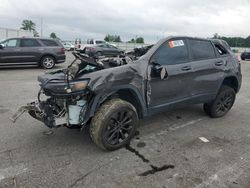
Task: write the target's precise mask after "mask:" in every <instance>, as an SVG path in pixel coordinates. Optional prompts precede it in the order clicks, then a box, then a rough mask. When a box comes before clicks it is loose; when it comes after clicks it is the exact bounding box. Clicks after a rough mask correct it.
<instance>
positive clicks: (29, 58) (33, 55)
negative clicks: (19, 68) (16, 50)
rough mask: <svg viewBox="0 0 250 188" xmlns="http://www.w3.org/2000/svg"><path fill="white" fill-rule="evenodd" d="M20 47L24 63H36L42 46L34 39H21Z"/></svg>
mask: <svg viewBox="0 0 250 188" xmlns="http://www.w3.org/2000/svg"><path fill="white" fill-rule="evenodd" d="M20 49H21V52H22V61H23V62H26V63H37V62H39V59H40V57H41V53H42V52H43V47H42V46H41V44H40V43H39V42H38V41H37V40H36V39H25V38H23V39H21V40H20Z"/></svg>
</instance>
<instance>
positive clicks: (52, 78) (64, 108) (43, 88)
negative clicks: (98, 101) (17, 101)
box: [10, 54, 102, 128]
mask: <svg viewBox="0 0 250 188" xmlns="http://www.w3.org/2000/svg"><path fill="white" fill-rule="evenodd" d="M74 55H75V57H76V59H80V60H81V63H80V64H76V65H75V66H72V65H73V63H72V64H71V65H70V66H69V67H68V68H67V69H60V70H56V71H54V72H49V73H46V74H44V75H42V76H38V81H39V84H40V90H39V92H38V99H37V100H36V101H33V102H31V103H28V104H27V105H26V106H22V107H21V108H19V109H18V111H17V112H16V113H15V114H14V115H13V116H12V117H10V119H11V120H12V121H13V122H15V121H16V120H17V118H18V117H20V116H21V115H22V114H23V113H24V112H28V113H29V114H30V115H31V116H32V117H33V118H35V119H37V120H39V121H42V122H43V123H44V124H45V125H46V126H48V127H49V128H55V127H59V126H61V125H64V126H67V127H69V128H73V127H74V128H76V127H78V128H81V127H83V125H85V124H86V122H87V121H88V118H85V114H86V110H87V106H88V103H89V101H90V98H91V96H92V93H91V90H90V89H89V88H88V83H89V79H83V78H77V77H76V76H77V74H79V72H81V73H82V74H84V73H88V72H92V71H96V70H100V69H101V68H102V67H101V65H99V64H97V63H95V62H94V61H93V60H92V59H89V58H88V57H85V56H80V55H79V54H74Z"/></svg>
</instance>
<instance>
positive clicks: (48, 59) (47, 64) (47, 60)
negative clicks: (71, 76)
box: [40, 56, 56, 69]
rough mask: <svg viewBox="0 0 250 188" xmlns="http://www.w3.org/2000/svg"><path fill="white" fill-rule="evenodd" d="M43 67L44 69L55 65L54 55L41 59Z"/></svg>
mask: <svg viewBox="0 0 250 188" xmlns="http://www.w3.org/2000/svg"><path fill="white" fill-rule="evenodd" d="M40 64H41V67H43V68H44V69H52V68H53V67H54V66H55V64H56V63H55V58H54V57H52V56H44V57H42V59H41V62H40Z"/></svg>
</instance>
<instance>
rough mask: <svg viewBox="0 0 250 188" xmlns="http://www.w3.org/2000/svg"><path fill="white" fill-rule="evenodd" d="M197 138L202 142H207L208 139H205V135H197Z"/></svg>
mask: <svg viewBox="0 0 250 188" xmlns="http://www.w3.org/2000/svg"><path fill="white" fill-rule="evenodd" d="M199 139H200V140H201V141H202V142H205V143H206V142H209V140H208V139H206V138H205V137H199Z"/></svg>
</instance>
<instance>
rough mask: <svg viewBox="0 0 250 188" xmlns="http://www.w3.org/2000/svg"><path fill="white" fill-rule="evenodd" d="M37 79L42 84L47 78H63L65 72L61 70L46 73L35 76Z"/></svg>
mask: <svg viewBox="0 0 250 188" xmlns="http://www.w3.org/2000/svg"><path fill="white" fill-rule="evenodd" d="M37 80H38V81H39V82H40V83H41V84H42V85H44V84H45V83H47V82H48V81H49V80H65V74H64V73H63V72H59V73H54V74H52V73H46V74H43V75H40V76H38V77H37Z"/></svg>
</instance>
